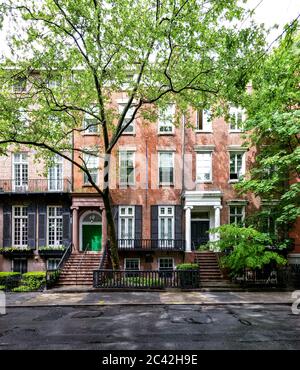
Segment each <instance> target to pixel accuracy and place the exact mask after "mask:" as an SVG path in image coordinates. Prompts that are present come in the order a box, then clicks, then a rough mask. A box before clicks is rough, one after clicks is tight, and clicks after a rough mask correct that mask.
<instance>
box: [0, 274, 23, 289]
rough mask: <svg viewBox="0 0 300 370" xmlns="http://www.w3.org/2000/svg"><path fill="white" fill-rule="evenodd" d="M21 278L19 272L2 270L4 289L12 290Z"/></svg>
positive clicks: (1, 283)
mask: <svg viewBox="0 0 300 370" xmlns="http://www.w3.org/2000/svg"><path fill="white" fill-rule="evenodd" d="M20 280H21V274H20V273H19V272H0V285H1V286H4V290H10V289H13V288H15V287H17V286H18V285H19V283H20Z"/></svg>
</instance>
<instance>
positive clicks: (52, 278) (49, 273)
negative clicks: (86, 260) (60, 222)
mask: <svg viewBox="0 0 300 370" xmlns="http://www.w3.org/2000/svg"><path fill="white" fill-rule="evenodd" d="M72 249H73V243H70V244H69V245H68V247H67V248H66V250H65V252H64V254H63V255H62V257H61V259H60V261H59V263H58V265H57V267H56V269H55V270H48V269H47V270H46V287H47V288H50V287H51V286H53V285H54V284H55V282H56V281H57V280H58V278H59V274H60V271H61V270H62V269H63V267H64V264H65V263H66V261H67V260H68V258H69V257H70V255H71V253H72Z"/></svg>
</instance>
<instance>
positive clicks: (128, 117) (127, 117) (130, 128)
mask: <svg viewBox="0 0 300 370" xmlns="http://www.w3.org/2000/svg"><path fill="white" fill-rule="evenodd" d="M125 107H126V103H120V104H119V114H120V115H121V114H122V113H123V111H124V108H125ZM133 113H134V108H133V107H130V108H129V109H128V111H127V112H126V115H125V118H124V121H123V124H122V127H124V126H126V125H127V124H128V123H129V121H131V119H132V116H133ZM134 133H135V120H134V119H133V120H132V122H130V124H129V125H128V126H127V127H126V128H125V130H124V131H123V134H127V135H129V134H134Z"/></svg>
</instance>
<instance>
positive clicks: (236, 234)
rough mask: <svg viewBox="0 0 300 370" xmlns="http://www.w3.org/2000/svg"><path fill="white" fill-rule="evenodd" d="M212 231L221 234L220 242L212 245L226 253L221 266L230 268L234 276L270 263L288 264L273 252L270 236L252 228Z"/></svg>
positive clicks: (227, 227)
mask: <svg viewBox="0 0 300 370" xmlns="http://www.w3.org/2000/svg"><path fill="white" fill-rule="evenodd" d="M211 231H212V232H214V233H215V232H218V233H220V240H217V241H214V242H211V244H212V245H213V246H214V247H217V248H218V249H219V250H220V251H222V252H225V253H226V255H225V256H223V257H221V264H222V266H223V267H224V268H228V269H229V270H230V272H231V275H233V276H234V275H238V274H240V273H241V272H242V271H243V270H244V269H246V268H248V269H251V270H255V269H262V268H263V267H264V266H267V265H269V264H270V263H275V264H277V265H284V264H286V262H287V261H286V259H285V258H283V257H282V256H280V255H279V254H278V253H277V252H275V251H271V248H270V246H272V239H271V238H270V236H269V235H268V234H265V233H262V232H260V231H257V230H255V229H254V228H252V227H240V226H237V225H222V226H220V227H218V228H216V229H212V230H211Z"/></svg>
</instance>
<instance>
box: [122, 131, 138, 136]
mask: <svg viewBox="0 0 300 370" xmlns="http://www.w3.org/2000/svg"><path fill="white" fill-rule="evenodd" d="M123 135H126V136H128V135H131V136H135V132H122V136H123Z"/></svg>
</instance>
